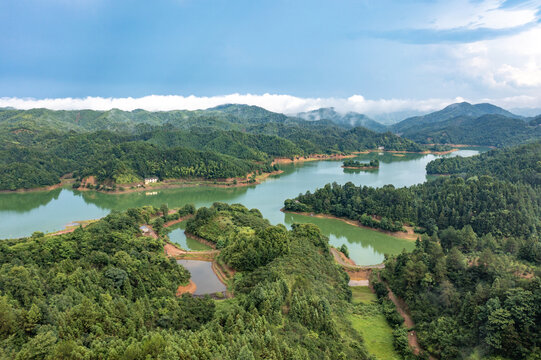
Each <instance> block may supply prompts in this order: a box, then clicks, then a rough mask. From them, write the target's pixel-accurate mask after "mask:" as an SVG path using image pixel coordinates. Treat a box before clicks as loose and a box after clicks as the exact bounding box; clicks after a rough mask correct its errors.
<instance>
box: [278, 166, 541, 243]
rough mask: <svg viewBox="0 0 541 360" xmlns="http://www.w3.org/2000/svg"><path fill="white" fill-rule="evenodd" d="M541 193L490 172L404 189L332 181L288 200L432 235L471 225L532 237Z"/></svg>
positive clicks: (540, 225) (290, 204) (293, 207)
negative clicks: (496, 177)
mask: <svg viewBox="0 0 541 360" xmlns="http://www.w3.org/2000/svg"><path fill="white" fill-rule="evenodd" d="M540 196H541V195H540V192H539V191H536V190H535V189H533V188H532V187H531V186H529V185H525V184H513V183H510V182H506V181H500V180H497V179H494V178H492V177H488V176H481V177H470V178H468V179H467V180H464V179H463V178H440V179H436V180H434V181H429V182H426V183H424V184H420V185H415V186H411V187H408V188H399V189H396V188H395V187H394V186H392V185H386V186H383V187H381V188H377V189H375V188H372V187H366V186H362V187H357V186H355V185H354V184H352V183H347V184H345V185H343V186H342V185H338V184H336V183H333V184H332V185H331V184H327V185H325V186H324V187H323V188H322V189H318V190H316V191H315V192H314V193H310V192H307V193H306V194H304V195H299V196H298V197H297V198H296V199H295V200H286V201H285V209H286V210H289V211H302V212H316V213H324V214H331V215H334V216H338V217H346V218H349V219H352V220H358V221H360V222H361V223H362V224H363V225H366V226H371V227H376V228H381V229H384V230H389V231H398V230H401V229H402V225H403V224H404V223H411V224H413V225H416V226H420V227H423V228H425V229H427V231H428V232H429V233H430V234H431V233H433V232H434V231H437V230H438V229H445V228H447V227H449V226H453V227H455V228H463V227H464V226H466V225H470V226H472V228H473V229H474V231H475V232H476V233H478V234H480V235H484V234H488V233H491V234H493V235H495V236H516V237H529V236H534V235H537V234H539V231H540V230H541V220H540V219H541V207H540V203H541V202H540ZM532 199H534V201H532Z"/></svg>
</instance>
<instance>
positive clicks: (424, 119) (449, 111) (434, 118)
mask: <svg viewBox="0 0 541 360" xmlns="http://www.w3.org/2000/svg"><path fill="white" fill-rule="evenodd" d="M488 114H490V115H502V116H506V117H509V118H513V119H520V118H522V117H520V116H518V115H515V114H512V113H510V112H509V111H507V110H505V109H502V108H500V107H498V106H495V105H492V104H475V105H472V104H470V103H467V102H461V103H456V104H451V105H449V106H446V107H445V108H444V109H442V110H439V111H436V112H432V113H430V114H426V115H421V116H414V117H411V118H407V119H405V120H402V121H401V122H399V123H397V124H394V125H392V126H391V130H392V132H393V133H395V134H403V133H405V132H407V131H409V130H411V131H414V129H415V128H416V127H419V126H422V125H426V124H432V123H437V122H441V121H445V120H450V119H453V118H457V117H464V118H478V117H480V116H483V115H488Z"/></svg>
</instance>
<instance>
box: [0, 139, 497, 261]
mask: <svg viewBox="0 0 541 360" xmlns="http://www.w3.org/2000/svg"><path fill="white" fill-rule="evenodd" d="M486 150H487V149H486V148H470V149H462V150H460V151H457V152H454V153H452V154H450V155H446V156H457V155H459V156H472V155H475V154H478V153H479V152H480V151H486ZM436 157H437V156H434V155H431V154H428V155H420V154H405V155H404V156H396V155H395V154H390V153H380V154H378V153H370V154H362V155H359V156H358V158H357V159H358V160H361V161H367V160H370V159H379V161H380V168H379V169H378V170H372V171H347V169H342V168H341V165H342V161H332V160H327V161H313V162H304V163H299V164H295V165H293V164H291V165H283V166H282V170H284V173H283V174H280V175H277V176H272V177H270V178H268V179H267V180H265V181H264V182H263V183H262V184H260V185H256V186H250V187H237V188H215V187H206V186H200V187H186V188H178V189H166V190H159V189H152V190H149V191H147V192H137V193H128V194H107V193H99V192H94V191H84V192H80V191H74V190H71V189H68V188H65V189H56V190H52V191H41V192H30V193H4V194H0V238H16V237H23V236H28V235H31V234H32V232H34V231H43V232H52V231H56V230H61V229H63V228H64V226H65V225H66V224H68V223H70V222H73V221H77V220H87V219H97V218H100V217H103V216H105V215H107V214H108V213H109V212H111V211H112V210H124V209H127V208H130V207H138V206H143V205H154V206H160V205H161V204H164V203H165V204H167V205H168V206H169V207H170V208H173V207H180V206H182V205H184V204H189V203H192V204H195V205H196V206H197V207H200V206H209V205H211V204H212V203H213V202H215V201H221V202H227V203H241V204H243V205H245V206H247V207H248V208H258V209H260V210H261V212H262V214H263V216H264V217H266V218H267V219H269V220H270V222H271V223H273V224H278V223H282V224H285V225H286V226H288V227H289V226H290V225H291V224H292V223H294V222H311V223H314V224H316V225H318V226H319V227H320V228H321V230H322V231H323V233H325V234H326V235H327V236H329V239H330V243H331V244H332V245H334V246H340V245H342V244H344V243H345V244H346V245H347V246H348V248H349V251H350V256H351V258H352V259H353V260H354V261H355V262H357V263H358V264H363V265H371V264H377V263H380V262H381V261H382V260H383V256H384V254H386V253H387V254H396V253H399V252H401V251H402V249H411V248H413V246H414V244H413V243H412V242H409V241H406V240H401V239H396V238H393V237H390V236H387V235H385V234H381V233H378V232H375V231H371V230H366V229H362V228H359V227H356V226H352V225H348V224H346V223H344V222H341V221H338V220H332V219H320V218H314V217H310V216H302V215H296V214H285V213H283V212H281V211H280V209H281V208H282V207H283V203H284V200H285V199H287V198H292V197H295V196H297V195H298V194H299V193H304V192H306V191H307V190H310V191H313V190H315V189H317V188H320V187H322V186H324V185H325V184H327V183H331V182H337V183H339V184H344V183H346V182H348V181H351V182H353V183H354V184H355V185H367V186H374V187H380V186H383V185H385V184H393V185H394V186H396V187H402V186H409V185H413V184H418V183H422V182H424V181H425V180H426V179H427V176H426V170H425V167H426V164H427V163H428V162H430V161H431V160H433V159H435V158H436ZM182 227H183V225H182V224H180V225H178V228H173V231H172V232H171V233H170V234H169V235H170V237H171V240H172V241H175V242H177V243H179V244H180V245H181V246H182V247H183V248H189V249H194V250H198V249H197V246H198V245H197V244H195V242H191V241H190V239H186V238H185V237H184V235H183V231H182Z"/></svg>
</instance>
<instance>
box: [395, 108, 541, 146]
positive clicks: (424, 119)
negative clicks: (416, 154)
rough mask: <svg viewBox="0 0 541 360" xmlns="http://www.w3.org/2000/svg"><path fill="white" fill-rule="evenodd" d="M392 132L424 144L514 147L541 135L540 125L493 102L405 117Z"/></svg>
mask: <svg viewBox="0 0 541 360" xmlns="http://www.w3.org/2000/svg"><path fill="white" fill-rule="evenodd" d="M390 129H391V130H392V131H393V133H396V134H399V135H400V136H403V137H406V138H408V139H412V140H414V141H416V142H419V143H424V144H427V143H428V144H431V143H436V144H470V145H486V146H497V147H502V146H511V145H517V144H521V143H524V142H528V141H533V140H535V139H539V138H541V127H539V126H537V124H536V123H535V119H533V120H532V119H527V118H524V117H521V116H518V115H515V114H513V113H510V112H509V111H507V110H504V109H502V108H500V107H497V106H494V105H491V104H476V105H472V104H469V103H466V102H463V103H459V104H452V105H449V106H447V107H446V108H444V109H442V110H440V111H436V112H433V113H430V114H427V115H422V116H415V117H412V118H408V119H405V120H403V121H401V122H399V123H397V124H395V125H392V126H391V127H390Z"/></svg>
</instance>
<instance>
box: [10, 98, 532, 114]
mask: <svg viewBox="0 0 541 360" xmlns="http://www.w3.org/2000/svg"><path fill="white" fill-rule="evenodd" d="M461 101H470V102H480V101H483V102H485V101H486V102H492V103H494V104H496V105H502V106H503V105H504V106H506V107H523V108H529V107H531V108H534V107H539V106H541V96H519V97H509V98H504V99H478V100H475V99H474V100H472V99H464V98H462V97H457V98H450V99H425V100H413V99H377V100H371V99H365V98H364V97H363V96H361V95H353V96H350V97H348V98H301V97H296V96H291V95H280V94H263V95H254V94H230V95H223V96H210V97H198V96H194V95H191V96H186V97H185V96H179V95H150V96H144V97H140V98H131V97H128V98H102V97H86V98H55V99H33V98H15V97H10V98H0V107H13V108H16V109H33V108H47V109H52V110H81V109H91V110H109V109H113V108H117V109H121V110H126V111H131V110H135V109H145V110H149V111H168V110H196V109H207V108H209V107H214V106H217V105H222V104H247V105H256V106H260V107H263V108H265V109H267V110H270V111H275V112H280V113H285V114H295V113H297V112H302V111H309V110H314V109H318V108H320V107H335V109H336V110H337V111H340V112H347V111H355V112H360V113H364V114H367V115H372V116H374V115H381V114H389V113H393V112H398V111H420V112H430V111H434V110H439V109H441V108H443V107H445V106H447V105H449V104H451V103H455V102H461Z"/></svg>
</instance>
